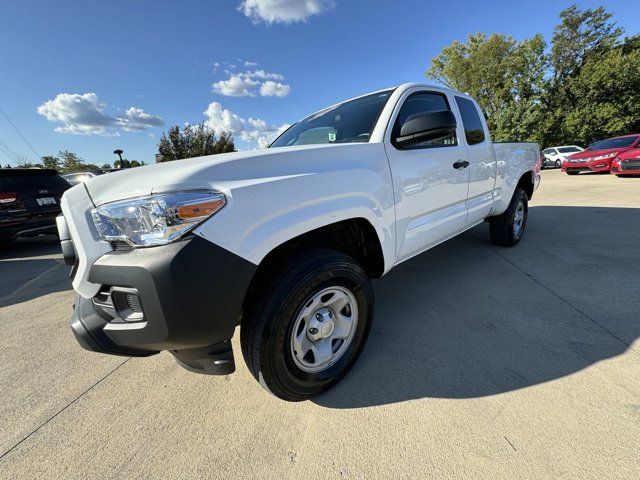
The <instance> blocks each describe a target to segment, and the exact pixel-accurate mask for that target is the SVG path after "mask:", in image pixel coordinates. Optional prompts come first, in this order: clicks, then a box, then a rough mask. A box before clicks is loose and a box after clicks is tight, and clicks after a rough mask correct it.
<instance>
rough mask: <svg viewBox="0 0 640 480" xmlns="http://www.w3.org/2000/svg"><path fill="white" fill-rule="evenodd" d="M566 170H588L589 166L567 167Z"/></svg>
mask: <svg viewBox="0 0 640 480" xmlns="http://www.w3.org/2000/svg"><path fill="white" fill-rule="evenodd" d="M567 170H569V171H570V172H589V171H591V169H590V168H589V167H567Z"/></svg>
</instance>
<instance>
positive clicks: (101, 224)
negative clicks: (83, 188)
mask: <svg viewBox="0 0 640 480" xmlns="http://www.w3.org/2000/svg"><path fill="white" fill-rule="evenodd" d="M224 205H225V197H224V195H223V194H221V193H218V192H212V191H206V190H199V191H192V192H177V193H167V194H158V195H149V196H147V197H139V198H132V199H129V200H122V201H119V202H113V203H107V204H105V205H102V206H100V207H98V208H94V209H93V210H92V211H91V216H92V217H93V221H94V223H95V225H96V228H97V229H98V232H99V233H100V235H101V236H102V238H103V239H105V240H107V241H116V240H120V241H124V242H127V243H128V244H129V245H131V246H133V247H148V246H152V245H164V244H167V243H170V242H173V241H174V240H177V239H178V238H180V237H181V236H183V235H184V234H186V233H187V232H189V231H190V230H192V229H193V228H195V227H196V225H198V224H199V223H201V222H203V221H204V220H206V219H207V218H209V217H210V216H211V215H213V214H214V213H216V212H217V211H218V210H220V209H221V208H222V207H224Z"/></svg>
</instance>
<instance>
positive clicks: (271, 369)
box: [240, 249, 373, 401]
mask: <svg viewBox="0 0 640 480" xmlns="http://www.w3.org/2000/svg"><path fill="white" fill-rule="evenodd" d="M332 286H339V287H342V288H345V289H348V290H349V291H350V292H351V293H352V295H353V297H354V298H355V301H356V303H357V308H358V315H357V323H356V325H355V326H354V327H353V328H354V330H355V333H354V335H353V339H352V340H351V343H350V344H348V346H347V347H345V350H344V353H343V354H342V356H340V357H339V358H338V359H337V360H335V363H333V364H331V363H330V364H329V365H328V366H327V367H326V369H324V370H322V371H319V372H317V373H309V372H306V371H304V370H302V369H301V368H299V367H298V365H296V361H295V360H294V358H293V355H294V354H293V352H292V347H291V345H292V344H291V342H292V340H291V337H292V335H293V327H294V323H295V322H296V319H297V318H298V315H299V313H300V312H301V311H302V309H303V307H305V306H307V305H308V304H309V301H310V299H312V298H313V297H314V295H317V294H318V292H321V291H322V290H323V289H325V288H327V287H332ZM372 320H373V289H372V288H371V282H370V281H369V277H368V276H367V274H366V273H365V272H364V270H363V269H362V267H360V265H359V264H358V263H357V262H356V261H355V260H354V259H352V258H351V257H349V256H347V255H344V254H342V253H340V252H336V251H333V250H325V249H308V250H304V251H299V252H297V253H294V254H292V255H289V256H287V257H284V258H282V259H281V260H280V261H279V262H278V265H277V266H276V267H275V268H272V269H270V270H269V273H268V274H266V275H264V276H263V280H262V281H259V284H258V286H257V287H256V292H255V294H254V295H253V297H252V299H251V300H250V305H248V306H247V308H246V309H245V314H244V315H243V320H242V324H241V328H240V342H241V345H242V355H243V356H244V360H245V362H246V364H247V366H248V367H249V370H250V371H251V374H252V375H253V376H254V377H255V379H256V380H257V381H258V382H259V383H260V384H261V385H262V386H263V387H264V388H265V389H266V390H268V391H269V392H271V393H272V394H274V395H275V396H277V397H279V398H281V399H283V400H287V401H302V400H306V399H309V398H312V397H315V396H316V395H319V394H320V393H322V392H324V391H326V390H327V389H329V388H331V387H332V386H333V385H335V384H336V383H337V382H338V381H340V379H341V378H342V377H343V376H344V375H345V374H346V373H347V372H348V371H349V369H350V368H351V367H352V366H353V364H354V363H355V361H356V360H357V358H358V356H359V354H360V352H361V351H362V348H363V347H364V344H365V342H366V340H367V337H368V335H369V330H370V328H371V323H372ZM305 328H306V327H305Z"/></svg>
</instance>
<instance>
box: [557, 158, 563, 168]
mask: <svg viewBox="0 0 640 480" xmlns="http://www.w3.org/2000/svg"><path fill="white" fill-rule="evenodd" d="M561 164H562V163H561V162H560V160H556V168H560V165H561Z"/></svg>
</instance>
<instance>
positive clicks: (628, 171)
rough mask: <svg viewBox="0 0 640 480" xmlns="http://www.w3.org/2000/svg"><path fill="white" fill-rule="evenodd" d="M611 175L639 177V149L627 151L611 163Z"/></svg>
mask: <svg viewBox="0 0 640 480" xmlns="http://www.w3.org/2000/svg"><path fill="white" fill-rule="evenodd" d="M611 173H613V174H614V175H617V176H618V177H622V176H628V175H640V148H634V149H633V150H627V151H626V152H623V153H621V154H620V155H618V156H617V157H616V158H614V159H613V161H612V162H611Z"/></svg>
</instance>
